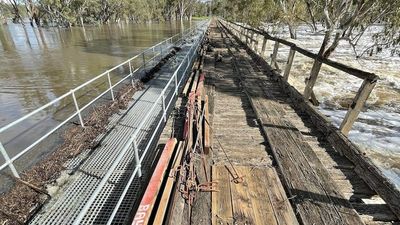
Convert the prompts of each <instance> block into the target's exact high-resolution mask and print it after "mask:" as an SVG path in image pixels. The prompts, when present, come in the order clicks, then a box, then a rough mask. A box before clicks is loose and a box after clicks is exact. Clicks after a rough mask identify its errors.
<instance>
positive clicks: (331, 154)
mask: <svg viewBox="0 0 400 225" xmlns="http://www.w3.org/2000/svg"><path fill="white" fill-rule="evenodd" d="M210 31H211V32H210V34H209V42H210V43H209V44H210V45H211V46H212V47H213V52H212V53H208V54H207V55H205V57H204V72H205V74H206V83H207V84H208V85H207V87H208V95H209V96H210V113H211V118H210V123H211V124H212V149H213V151H212V156H210V157H211V165H210V166H211V167H212V180H214V181H218V182H219V185H218V190H219V191H218V192H215V193H213V194H212V198H211V199H212V200H211V204H208V205H207V206H211V221H212V224H298V223H300V224H397V223H398V220H397V218H396V217H395V216H394V214H393V213H392V212H391V211H390V209H389V208H388V206H387V205H386V204H385V203H384V201H383V200H382V199H380V198H379V196H377V194H376V193H375V192H374V191H372V190H371V189H370V188H369V187H368V186H367V185H366V184H365V182H364V181H363V180H361V179H360V178H359V177H358V176H357V175H356V173H355V172H354V165H353V164H352V163H351V162H350V161H349V160H347V159H346V158H345V157H343V156H341V155H340V154H339V153H338V152H337V151H336V150H335V149H334V148H333V147H332V146H331V145H330V144H329V143H328V141H327V140H326V139H325V138H324V135H323V134H321V133H320V132H318V131H317V129H316V128H315V126H313V125H312V123H311V121H310V118H309V117H308V116H307V115H305V114H304V113H301V112H299V111H297V110H296V102H293V100H292V99H291V98H290V97H289V96H288V95H287V94H286V93H285V92H284V90H282V89H281V87H280V86H279V83H278V81H277V80H275V79H274V78H273V77H272V76H269V75H268V74H269V68H265V67H261V66H260V65H258V64H257V63H256V62H255V61H254V59H253V58H252V52H251V51H250V50H249V49H246V48H245V47H244V46H243V45H241V43H239V42H238V40H237V39H235V38H234V37H233V36H231V35H230V34H229V33H228V32H226V30H224V29H223V28H222V27H221V26H218V27H217V24H212V25H211V28H210ZM217 53H219V54H221V55H222V61H221V62H215V60H214V54H217ZM229 161H231V162H232V164H233V165H234V168H232V166H231V165H230V164H229ZM235 170H236V171H237V173H238V174H237V175H239V176H244V178H243V182H241V183H235V182H233V178H234V177H235V176H236V172H235ZM278 174H279V176H278ZM207 206H205V207H198V206H196V204H195V206H194V207H193V209H192V210H193V213H192V215H193V217H194V218H191V219H189V220H191V223H192V224H194V223H193V221H196V224H209V221H208V219H207V218H208V217H209V216H207V212H203V211H207V210H205V209H206V208H207ZM196 210H197V211H196ZM202 217H203V218H202ZM199 218H202V219H199ZM396 221H397V222H396Z"/></svg>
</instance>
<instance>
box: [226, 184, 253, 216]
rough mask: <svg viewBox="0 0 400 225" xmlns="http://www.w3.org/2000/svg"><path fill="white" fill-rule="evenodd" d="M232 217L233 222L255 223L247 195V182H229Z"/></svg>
mask: <svg viewBox="0 0 400 225" xmlns="http://www.w3.org/2000/svg"><path fill="white" fill-rule="evenodd" d="M231 194H232V199H234V201H232V207H233V218H234V219H235V224H257V223H256V220H255V215H254V212H253V208H254V206H253V205H252V202H251V198H250V197H249V195H248V189H247V183H246V180H244V182H243V183H233V182H232V183H231Z"/></svg>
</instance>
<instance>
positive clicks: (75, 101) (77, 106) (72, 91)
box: [71, 90, 85, 127]
mask: <svg viewBox="0 0 400 225" xmlns="http://www.w3.org/2000/svg"><path fill="white" fill-rule="evenodd" d="M71 94H72V98H73V100H74V104H75V109H76V112H77V113H78V117H79V121H80V122H81V126H82V127H85V124H84V123H83V119H82V115H81V110H80V109H79V105H78V101H77V100H76V97H75V91H74V90H71Z"/></svg>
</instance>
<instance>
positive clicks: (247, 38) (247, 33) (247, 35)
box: [246, 29, 249, 46]
mask: <svg viewBox="0 0 400 225" xmlns="http://www.w3.org/2000/svg"><path fill="white" fill-rule="evenodd" d="M248 43H249V30H247V29H246V46H248Z"/></svg>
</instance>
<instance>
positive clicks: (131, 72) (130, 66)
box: [128, 60, 135, 88]
mask: <svg viewBox="0 0 400 225" xmlns="http://www.w3.org/2000/svg"><path fill="white" fill-rule="evenodd" d="M128 65H129V74H130V77H131V84H132V87H133V88H134V87H135V85H134V83H133V70H132V63H131V60H129V63H128Z"/></svg>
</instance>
